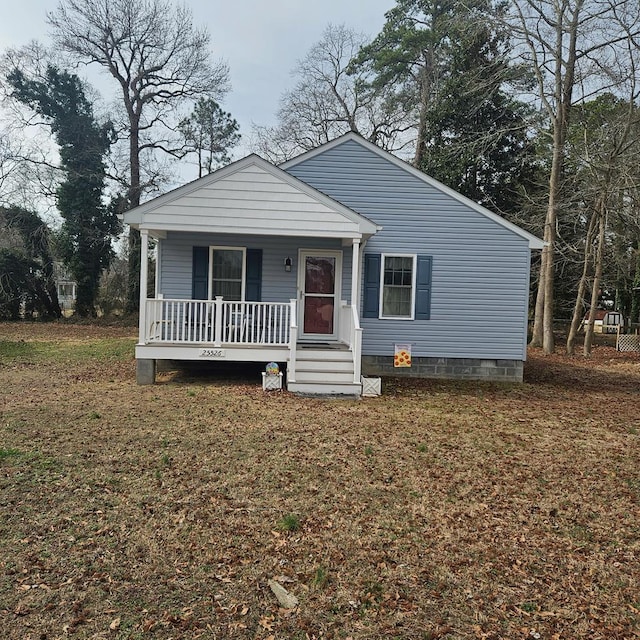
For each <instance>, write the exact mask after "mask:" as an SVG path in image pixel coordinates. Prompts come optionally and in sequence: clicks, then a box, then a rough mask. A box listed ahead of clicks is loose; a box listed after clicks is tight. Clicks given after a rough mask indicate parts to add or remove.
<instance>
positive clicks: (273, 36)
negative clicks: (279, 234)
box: [0, 0, 395, 155]
mask: <svg viewBox="0 0 640 640" xmlns="http://www.w3.org/2000/svg"><path fill="white" fill-rule="evenodd" d="M57 4H58V3H57V1H53V0H4V2H3V8H2V9H0V49H2V50H4V49H6V48H7V47H20V46H22V45H25V44H27V43H29V42H30V41H31V40H39V41H41V42H43V43H44V44H48V43H49V35H48V33H49V27H48V25H47V22H46V13H47V11H51V10H53V9H55V7H56V6H57ZM186 4H187V5H188V6H189V7H190V8H191V9H192V11H193V15H194V19H195V22H196V23H200V24H204V25H206V26H207V27H208V29H209V32H210V34H211V39H212V45H213V54H214V58H218V59H220V58H221V59H223V60H225V61H226V62H227V63H228V64H229V67H230V72H231V73H230V77H231V84H232V90H231V92H230V93H229V94H228V96H227V97H226V99H225V101H224V105H223V106H224V108H225V109H226V110H228V111H230V112H231V113H232V115H233V116H234V117H235V118H236V119H237V120H238V122H239V123H240V127H241V133H243V134H244V135H245V137H248V135H249V133H250V131H251V124H252V123H256V124H260V125H267V124H273V123H274V120H275V113H276V111H277V108H278V100H279V98H280V95H281V94H282V92H283V91H285V90H286V89H287V88H289V87H290V86H291V85H292V78H291V75H290V72H291V69H292V68H293V67H294V66H295V64H296V61H297V60H299V59H300V58H302V57H304V55H305V54H306V53H307V51H308V50H309V48H310V47H311V46H312V45H313V44H315V43H316V42H317V41H318V40H319V39H320V38H321V36H322V32H323V31H324V29H325V28H326V26H327V24H329V23H333V24H336V25H339V24H345V25H346V26H347V27H352V28H354V29H355V30H357V31H360V32H363V33H365V34H367V35H370V36H374V35H376V34H377V33H378V32H379V31H380V29H381V27H382V25H383V23H384V14H385V12H386V11H388V10H389V9H390V8H391V7H392V6H394V5H395V2H394V0H322V1H321V2H309V0H235V1H234V2H229V1H228V0H224V1H223V0H190V1H187V3H186ZM99 85H100V88H101V90H102V92H103V93H104V89H103V87H111V86H113V85H110V84H108V83H107V82H104V81H102V82H100V83H99ZM114 91H115V88H114ZM104 97H105V98H106V97H107V96H104ZM244 153H246V149H242V150H241V154H240V155H244Z"/></svg>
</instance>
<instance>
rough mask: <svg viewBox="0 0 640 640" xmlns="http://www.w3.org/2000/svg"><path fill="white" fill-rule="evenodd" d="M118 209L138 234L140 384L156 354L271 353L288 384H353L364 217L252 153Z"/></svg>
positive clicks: (210, 357) (313, 387) (229, 356)
mask: <svg viewBox="0 0 640 640" xmlns="http://www.w3.org/2000/svg"><path fill="white" fill-rule="evenodd" d="M124 220H125V222H127V223H128V224H130V225H131V226H133V227H134V228H137V229H139V230H140V235H141V252H142V253H141V255H142V257H143V259H142V260H141V270H140V291H141V295H140V326H139V340H138V344H137V346H136V358H137V360H138V382H139V383H141V384H145V383H151V382H153V381H154V380H155V361H156V360H204V361H211V362H215V361H245V362H249V361H250V362H264V363H267V362H270V361H275V362H278V363H280V364H281V365H284V367H286V371H287V387H288V388H289V390H291V391H297V392H300V393H325V394H338V393H344V394H349V395H359V389H360V359H361V345H362V330H361V328H360V320H359V314H358V308H359V298H360V289H361V271H362V246H363V243H364V242H366V240H367V238H369V237H370V236H371V235H373V234H374V233H376V231H377V229H378V228H377V227H376V225H374V224H373V223H372V222H370V221H369V220H367V219H366V218H363V217H362V216H360V215H358V214H357V213H355V212H354V211H352V210H350V209H348V208H347V207H345V206H343V205H341V204H340V203H338V202H336V201H335V200H332V199H331V198H328V197H327V196H325V195H324V194H322V193H320V192H319V191H316V190H315V189H313V188H311V187H309V186H308V185H306V184H304V183H303V182H301V181H299V180H298V179H297V178H295V177H293V176H291V175H289V174H287V173H286V172H284V171H282V170H281V169H279V168H277V167H274V166H273V165H271V164H269V163H268V162H266V161H264V160H263V159H262V158H259V157H257V156H249V157H248V158H245V159H243V160H241V161H238V162H236V163H234V164H232V165H229V166H227V167H225V168H224V169H221V170H219V171H217V172H215V173H214V174H211V175H209V176H205V177H203V178H200V179H199V180H196V181H195V182H193V183H191V184H188V185H185V186H184V187H180V188H179V189H176V190H175V191H173V192H171V193H168V194H165V195H163V196H160V197H159V198H156V199H155V200H151V201H150V202H147V203H145V204H143V205H141V206H140V207H137V208H136V209H133V210H132V211H129V212H127V213H126V214H125V216H124ZM152 238H153V239H154V241H155V242H156V248H157V253H156V264H157V266H156V273H155V282H154V287H153V289H154V293H153V296H152V297H147V294H146V292H147V291H148V290H149V272H148V261H147V260H146V259H145V258H146V256H147V255H148V251H149V246H150V239H152Z"/></svg>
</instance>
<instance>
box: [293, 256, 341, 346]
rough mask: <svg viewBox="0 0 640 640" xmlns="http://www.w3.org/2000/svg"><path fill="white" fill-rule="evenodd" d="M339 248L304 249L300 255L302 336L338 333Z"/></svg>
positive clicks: (324, 336)
mask: <svg viewBox="0 0 640 640" xmlns="http://www.w3.org/2000/svg"><path fill="white" fill-rule="evenodd" d="M340 267H341V265H340V255H339V253H338V252H332V253H330V252H327V253H321V252H313V253H312V252H303V253H301V259H300V269H301V270H300V274H299V285H300V291H301V303H302V304H301V318H300V321H301V326H302V337H316V338H317V337H322V338H325V339H326V338H335V337H336V326H335V325H336V308H337V301H338V288H339V287H338V285H339V281H338V278H337V276H338V275H339V274H340Z"/></svg>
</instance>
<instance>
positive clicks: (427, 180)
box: [279, 132, 545, 249]
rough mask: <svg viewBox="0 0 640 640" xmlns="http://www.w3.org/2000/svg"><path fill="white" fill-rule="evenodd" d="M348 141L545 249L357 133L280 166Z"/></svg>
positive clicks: (531, 245)
mask: <svg viewBox="0 0 640 640" xmlns="http://www.w3.org/2000/svg"><path fill="white" fill-rule="evenodd" d="M347 141H352V142H355V143H357V144H359V145H360V146H362V147H364V148H365V149H368V150H369V151H371V152H373V153H375V154H376V155H378V156H379V157H381V158H382V159H384V160H387V161H388V162H390V163H392V164H393V165H395V166H396V167H398V168H400V169H402V170H403V171H406V172H407V173H409V174H411V175H412V176H414V177H416V178H418V179H419V180H421V181H422V182H424V183H426V184H428V185H429V186H430V187H432V188H434V189H437V190H438V191H440V192H442V193H444V194H446V195H447V196H449V197H451V198H453V199H454V200H457V201H458V202H460V203H462V204H464V205H465V206H467V207H469V208H471V209H473V210H474V211H476V212H477V213H479V214H481V215H483V216H485V217H486V218H489V219H490V220H493V221H494V222H496V223H498V224H499V225H501V226H502V227H504V228H505V229H508V230H509V231H511V232H512V233H515V234H516V235H518V236H521V237H522V238H524V239H525V240H527V241H528V243H529V248H530V249H542V248H543V247H544V244H545V243H544V242H543V241H542V240H540V238H538V237H537V236H534V235H533V234H531V233H529V232H528V231H525V230H524V229H522V228H520V227H519V226H518V225H515V224H513V223H512V222H509V221H508V220H505V219H504V218H503V217H502V216H499V215H498V214H497V213H494V212H493V211H490V210H489V209H486V208H485V207H483V206H482V205H480V204H478V203H477V202H474V201H473V200H471V199H469V198H467V197H466V196H463V195H462V194H461V193H458V192H457V191H455V190H454V189H451V188H450V187H447V186H446V185H444V184H442V183H441V182H439V181H438V180H436V179H435V178H431V177H430V176H428V175H427V174H426V173H423V172H422V171H420V170H419V169H416V168H415V167H414V166H412V165H410V164H409V163H407V162H405V161H404V160H401V159H400V158H398V157H397V156H394V155H393V154H391V153H389V152H388V151H384V150H383V149H381V148H380V147H377V146H376V145H375V144H373V143H371V142H369V141H368V140H365V139H364V138H363V137H362V136H361V135H359V134H357V133H353V132H349V133H345V134H344V135H342V136H340V137H339V138H335V139H334V140H331V141H330V142H327V143H325V144H323V145H322V146H320V147H316V148H315V149H311V150H310V151H307V152H305V153H303V154H301V155H299V156H296V157H295V158H293V159H291V160H288V161H287V162H284V163H282V164H281V165H279V166H280V167H281V168H282V169H284V170H285V171H286V170H287V169H289V168H290V167H294V166H295V165H297V164H299V163H301V162H304V161H306V160H309V159H310V158H313V157H315V156H317V155H320V154H322V153H324V152H325V151H328V150H330V149H333V148H334V147H337V146H339V145H341V144H344V143H345V142H347Z"/></svg>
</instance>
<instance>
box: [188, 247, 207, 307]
mask: <svg viewBox="0 0 640 640" xmlns="http://www.w3.org/2000/svg"><path fill="white" fill-rule="evenodd" d="M208 295H209V247H193V269H192V285H191V298H192V299H193V300H206V299H207V297H208Z"/></svg>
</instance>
